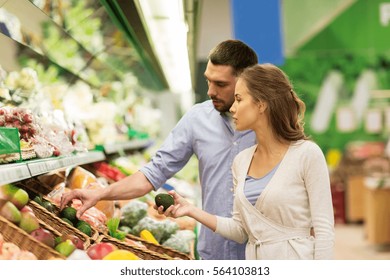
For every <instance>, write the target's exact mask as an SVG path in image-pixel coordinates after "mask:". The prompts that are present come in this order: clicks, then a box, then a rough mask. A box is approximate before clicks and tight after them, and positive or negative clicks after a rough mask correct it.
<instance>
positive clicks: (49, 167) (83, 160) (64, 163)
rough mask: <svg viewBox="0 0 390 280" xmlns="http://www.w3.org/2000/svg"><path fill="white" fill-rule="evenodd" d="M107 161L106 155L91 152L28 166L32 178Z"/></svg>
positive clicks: (29, 163)
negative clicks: (61, 169) (70, 167)
mask: <svg viewBox="0 0 390 280" xmlns="http://www.w3.org/2000/svg"><path fill="white" fill-rule="evenodd" d="M105 159H106V157H105V156H104V153H102V152H99V151H91V152H87V153H82V154H77V155H72V156H65V157H58V158H47V159H39V160H32V161H29V162H28V163H27V166H28V169H29V170H30V173H31V176H38V175H42V174H44V173H48V172H51V171H54V170H57V169H60V168H65V167H69V166H74V165H83V164H88V163H92V162H97V161H102V160H105Z"/></svg>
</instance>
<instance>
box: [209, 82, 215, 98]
mask: <svg viewBox="0 0 390 280" xmlns="http://www.w3.org/2000/svg"><path fill="white" fill-rule="evenodd" d="M207 95H208V96H209V97H210V98H211V97H215V96H216V95H217V93H216V91H215V90H214V87H213V86H212V84H210V85H209V88H208V90H207Z"/></svg>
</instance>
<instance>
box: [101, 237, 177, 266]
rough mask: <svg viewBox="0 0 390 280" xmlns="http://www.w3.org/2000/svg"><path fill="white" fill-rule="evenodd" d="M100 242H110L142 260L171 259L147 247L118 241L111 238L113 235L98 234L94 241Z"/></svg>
mask: <svg viewBox="0 0 390 280" xmlns="http://www.w3.org/2000/svg"><path fill="white" fill-rule="evenodd" d="M100 242H107V243H112V244H114V245H115V246H116V247H117V248H118V249H123V250H127V251H130V252H132V253H133V254H135V255H136V256H137V257H139V258H140V259H142V260H170V259H172V258H170V257H168V256H164V255H161V254H159V253H156V252H153V251H150V250H148V249H143V248H139V247H136V246H133V245H130V244H127V243H126V242H123V241H120V240H118V239H116V238H113V237H111V236H108V235H105V234H101V235H100V236H99V238H98V239H97V240H96V243H100Z"/></svg>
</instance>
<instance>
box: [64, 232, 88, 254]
mask: <svg viewBox="0 0 390 280" xmlns="http://www.w3.org/2000/svg"><path fill="white" fill-rule="evenodd" d="M61 240H62V241H66V240H70V241H72V243H73V244H74V246H76V248H77V249H81V250H84V243H83V241H82V240H81V239H80V238H79V237H78V236H76V235H74V234H65V235H63V236H61Z"/></svg>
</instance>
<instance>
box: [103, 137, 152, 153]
mask: <svg viewBox="0 0 390 280" xmlns="http://www.w3.org/2000/svg"><path fill="white" fill-rule="evenodd" d="M152 144H153V141H152V140H150V139H137V140H131V141H129V142H124V143H113V144H107V145H104V146H99V147H98V149H99V150H102V151H104V153H105V154H107V155H109V154H115V153H118V152H122V151H129V150H140V149H145V148H147V147H149V146H150V145H152Z"/></svg>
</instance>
